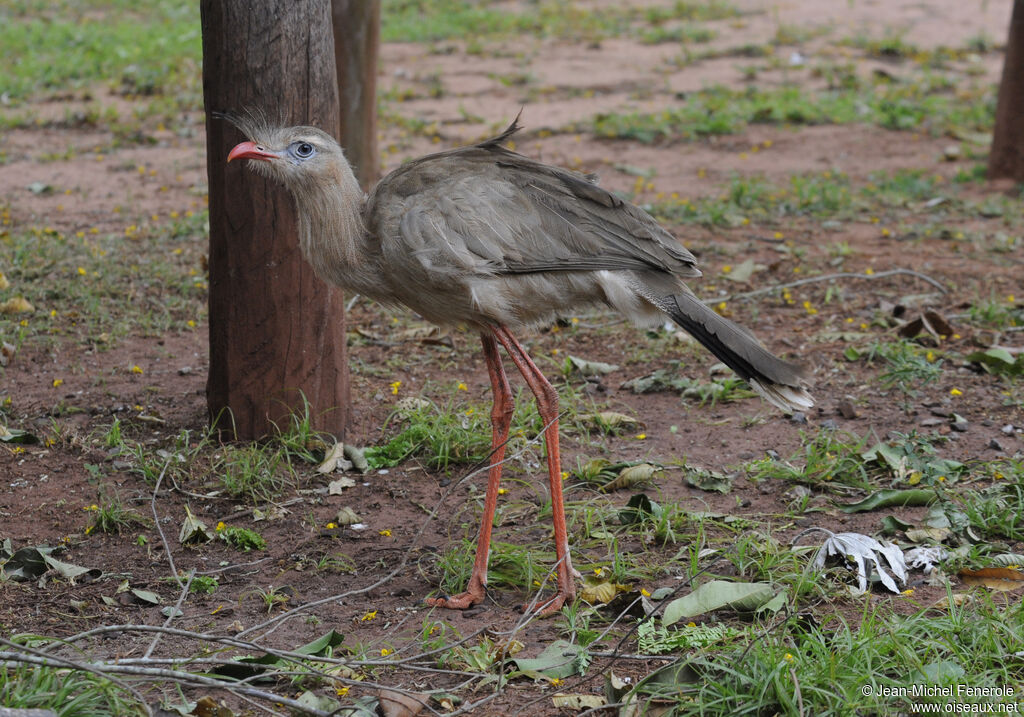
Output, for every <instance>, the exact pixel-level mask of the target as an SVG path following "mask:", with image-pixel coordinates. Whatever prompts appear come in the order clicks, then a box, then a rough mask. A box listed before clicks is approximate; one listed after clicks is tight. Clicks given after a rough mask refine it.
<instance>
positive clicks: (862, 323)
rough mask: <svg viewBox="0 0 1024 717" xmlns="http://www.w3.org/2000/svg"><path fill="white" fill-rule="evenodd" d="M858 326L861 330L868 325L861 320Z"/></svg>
mask: <svg viewBox="0 0 1024 717" xmlns="http://www.w3.org/2000/svg"><path fill="white" fill-rule="evenodd" d="M860 328H861V331H864V330H865V329H867V328H868V325H867V324H865V323H864V322H861V324H860Z"/></svg>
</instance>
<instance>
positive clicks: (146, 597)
mask: <svg viewBox="0 0 1024 717" xmlns="http://www.w3.org/2000/svg"><path fill="white" fill-rule="evenodd" d="M131 593H132V595H134V596H135V597H136V598H138V599H139V600H141V601H142V602H146V603H149V604H150V605H159V604H160V596H159V595H157V594H156V593H155V592H153V591H152V590H140V589H139V588H132V589H131Z"/></svg>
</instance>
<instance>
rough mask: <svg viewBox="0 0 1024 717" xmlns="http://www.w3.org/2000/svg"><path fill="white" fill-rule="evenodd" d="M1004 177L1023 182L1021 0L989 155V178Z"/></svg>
mask: <svg viewBox="0 0 1024 717" xmlns="http://www.w3.org/2000/svg"><path fill="white" fill-rule="evenodd" d="M1007 177H1008V178H1010V179H1014V180H1016V181H1018V182H1021V181H1024V0H1014V3H1013V14H1012V16H1011V18H1010V33H1009V37H1008V39H1007V41H1006V57H1005V58H1004V60H1003V79H1002V81H1001V82H1000V83H999V101H998V104H997V105H996V124H995V129H994V131H993V133H992V150H991V151H990V152H989V155H988V178H989V179H1002V178H1007Z"/></svg>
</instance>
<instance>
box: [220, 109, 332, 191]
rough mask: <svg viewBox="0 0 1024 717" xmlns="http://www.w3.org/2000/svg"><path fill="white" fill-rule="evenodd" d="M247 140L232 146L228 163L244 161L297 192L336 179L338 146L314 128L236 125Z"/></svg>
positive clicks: (253, 124)
mask: <svg viewBox="0 0 1024 717" xmlns="http://www.w3.org/2000/svg"><path fill="white" fill-rule="evenodd" d="M236 124H237V125H238V126H239V129H241V130H242V132H243V133H244V134H245V135H246V136H247V137H249V141H247V142H242V143H240V144H238V145H235V147H234V149H232V150H231V152H229V153H228V161H229V162H231V161H233V160H236V159H248V160H250V161H249V167H250V168H251V169H254V170H256V171H257V172H259V173H260V174H263V175H264V176H266V177H269V178H270V179H275V180H277V181H279V182H281V183H282V184H284V185H285V186H286V187H287V188H288V189H290V190H292V191H293V192H297V193H301V192H302V191H303V189H305V188H306V187H308V186H309V185H310V184H317V183H323V182H330V181H331V180H334V181H337V180H336V176H337V175H336V172H337V167H338V164H339V160H340V161H341V162H344V158H345V155H344V153H343V152H342V150H341V147H339V146H338V143H337V142H335V141H334V139H333V138H332V137H331V136H330V135H329V134H327V133H326V132H324V131H322V130H319V129H317V128H316V127H282V128H270V127H266V126H259V125H258V124H257V123H243V122H236Z"/></svg>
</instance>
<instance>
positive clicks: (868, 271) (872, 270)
mask: <svg viewBox="0 0 1024 717" xmlns="http://www.w3.org/2000/svg"><path fill="white" fill-rule="evenodd" d="M864 273H865V274H867V275H868V276H871V275H872V274H874V273H875V270H874V269H872V268H871V267H870V266H869V267H868V268H867V269H865V270H864Z"/></svg>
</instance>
